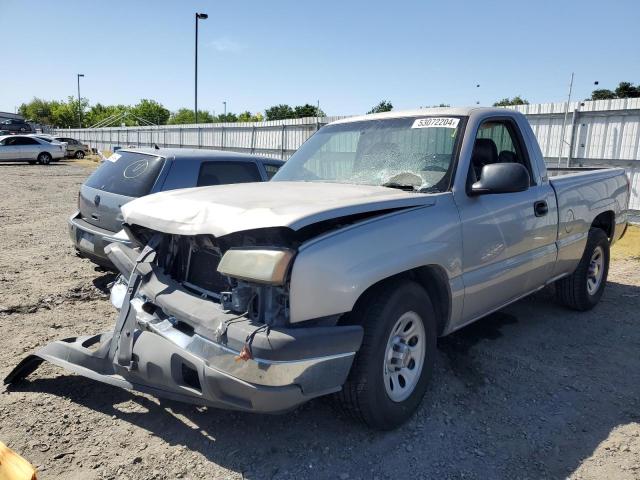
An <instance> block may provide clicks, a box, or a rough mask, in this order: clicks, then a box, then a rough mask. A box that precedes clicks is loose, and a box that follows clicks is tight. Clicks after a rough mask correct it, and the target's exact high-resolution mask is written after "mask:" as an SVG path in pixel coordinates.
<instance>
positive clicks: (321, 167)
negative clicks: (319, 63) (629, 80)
mask: <svg viewBox="0 0 640 480" xmlns="http://www.w3.org/2000/svg"><path fill="white" fill-rule="evenodd" d="M628 199H629V184H628V182H627V179H626V176H625V174H624V172H623V171H622V170H621V169H603V170H598V171H592V172H586V173H578V174H570V175H563V176H557V177H552V178H549V176H548V174H547V170H546V167H545V164H544V161H543V158H542V154H541V151H540V148H539V147H538V144H537V143H536V140H535V137H534V134H533V131H532V130H531V128H530V126H529V124H528V123H527V121H526V119H525V118H524V117H523V116H522V115H521V114H519V113H517V112H513V111H509V110H503V109H484V108H451V109H433V110H416V111H409V112H398V113H396V112H391V113H384V114H376V115H367V116H363V117H356V118H349V119H346V120H340V121H338V122H334V123H332V124H330V125H327V126H325V127H324V128H322V129H320V130H319V131H318V132H317V133H316V134H315V135H313V136H312V137H311V138H310V139H309V140H308V141H307V142H306V143H305V144H304V145H303V146H302V147H301V148H300V149H299V150H298V151H297V152H296V153H295V154H294V155H293V156H292V157H291V158H290V159H289V161H288V162H287V163H286V164H285V165H284V166H283V167H282V168H281V170H280V171H279V172H278V173H277V174H276V175H275V177H274V178H273V180H272V181H270V182H267V183H253V184H239V185H223V186H216V187H204V188H196V189H189V190H177V191H172V192H163V193H158V194H154V195H151V196H147V197H144V198H140V199H138V200H134V201H133V202H131V203H128V204H126V205H124V206H123V207H122V213H123V217H124V221H125V223H124V228H125V229H126V230H127V233H128V234H129V237H130V238H132V239H134V242H135V244H136V246H135V248H129V247H127V246H123V245H119V244H112V245H110V246H108V247H107V250H108V255H109V258H110V259H111V260H112V262H113V263H114V264H115V265H116V266H117V267H118V268H119V270H120V271H121V272H122V279H123V280H122V281H120V282H119V283H117V284H116V285H115V286H114V288H113V290H112V302H113V303H114V305H115V306H116V307H117V308H118V310H119V314H118V319H117V323H116V327H115V329H114V331H113V332H109V333H103V334H101V335H94V336H82V337H77V338H69V339H65V340H61V341H58V342H54V343H52V344H50V345H48V346H45V347H44V348H42V349H40V350H38V351H36V352H35V353H34V354H33V355H30V356H29V357H27V358H25V359H24V360H23V361H22V362H21V363H20V364H19V365H18V366H17V367H16V368H15V369H14V370H13V371H12V372H11V373H10V374H9V376H8V377H7V378H6V379H5V383H12V382H16V381H18V380H20V379H22V378H24V377H25V376H27V375H29V374H30V373H31V372H32V371H33V370H35V369H36V368H37V367H38V365H39V364H40V363H41V362H42V361H43V360H47V361H49V362H52V363H54V364H57V365H60V366H62V367H65V368H67V369H69V370H71V371H74V372H76V373H79V374H81V375H84V376H87V377H90V378H93V379H95V380H99V381H102V382H106V383H109V384H113V385H118V386H121V387H124V388H129V389H136V390H141V391H146V392H150V393H153V394H156V395H158V396H164V397H170V398H173V399H178V400H182V401H187V402H193V403H197V404H205V405H210V406H214V407H221V408H230V409H238V410H246V411H257V412H283V411H287V410H289V409H292V408H294V407H296V406H297V405H299V404H301V403H303V402H305V401H307V400H309V399H311V398H314V397H318V396H321V395H326V394H335V397H337V399H338V400H339V401H340V403H341V404H342V405H343V406H344V408H345V410H346V411H347V412H349V413H351V414H353V415H354V416H355V417H356V418H358V419H360V420H362V421H364V422H366V423H367V424H368V425H370V426H372V427H375V428H379V429H390V428H394V427H396V426H398V425H399V424H401V423H402V422H404V421H405V420H407V418H408V417H410V416H411V415H412V413H413V412H414V411H415V410H416V408H417V407H418V405H419V403H420V401H421V399H422V397H423V395H424V393H425V391H426V389H427V387H428V384H429V380H430V377H431V374H432V371H433V366H434V360H435V358H436V356H437V350H436V338H437V337H438V336H442V335H447V334H449V333H451V332H453V331H455V330H457V329H459V328H462V327H464V326H465V325H468V324H469V323H471V322H473V321H475V320H478V319H479V318H482V317H483V316H485V315H487V314H489V313H491V312H493V311H495V310H497V309H500V308H502V307H504V306H505V305H508V304H510V303H512V302H515V301H516V300H518V299H520V298H522V297H524V296H526V295H529V294H530V293H532V292H535V291H536V290H539V289H541V288H543V287H545V286H546V285H549V284H551V283H555V291H556V292H557V298H558V300H559V301H560V302H561V303H563V304H565V305H566V306H568V307H570V308H573V309H577V310H588V309H590V308H592V307H594V306H595V305H596V304H597V303H598V301H599V299H600V297H601V296H602V294H603V291H604V288H605V285H606V280H607V270H608V267H609V248H610V246H611V245H612V244H613V243H614V242H615V241H616V240H618V239H619V238H620V237H621V236H622V235H623V234H624V231H625V229H626V215H627V213H626V209H627V204H628Z"/></svg>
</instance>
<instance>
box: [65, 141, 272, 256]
mask: <svg viewBox="0 0 640 480" xmlns="http://www.w3.org/2000/svg"><path fill="white" fill-rule="evenodd" d="M283 163H284V162H282V161H281V160H276V159H273V158H265V157H258V156H255V155H245V154H241V153H233V152H227V151H218V150H195V149H193V150H192V149H177V148H175V149H171V148H166V149H165V148H162V149H151V148H150V149H122V150H118V152H117V153H114V154H113V155H111V156H110V157H109V158H108V159H107V160H105V161H104V162H102V164H101V165H100V167H98V169H97V170H96V171H94V172H93V173H92V174H91V176H89V178H87V180H86V181H85V182H84V184H83V185H82V187H81V188H80V193H79V194H78V211H77V212H76V213H74V214H73V215H72V216H71V218H70V219H69V235H70V236H71V240H72V241H73V243H74V245H75V247H76V250H77V252H78V254H79V255H80V256H82V257H86V258H88V259H89V260H91V261H92V262H94V263H96V264H98V265H101V266H103V267H107V268H112V267H113V266H112V264H111V262H110V261H109V259H108V258H107V255H106V254H105V253H104V248H105V247H106V246H107V245H109V244H110V243H114V242H120V243H124V244H126V245H129V243H130V242H129V240H128V238H127V236H126V234H125V233H124V231H123V230H122V221H123V219H122V213H121V212H120V207H121V206H122V205H124V204H125V203H127V202H130V201H131V200H134V199H135V198H139V197H143V196H145V195H149V194H151V193H157V192H162V191H165V190H174V189H177V188H189V187H203V186H209V185H224V184H229V183H248V182H264V181H267V180H269V179H271V177H273V175H275V173H276V172H277V171H278V169H279V168H280V167H281V166H282V165H283Z"/></svg>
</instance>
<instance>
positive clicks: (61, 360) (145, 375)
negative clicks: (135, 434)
mask: <svg viewBox="0 0 640 480" xmlns="http://www.w3.org/2000/svg"><path fill="white" fill-rule="evenodd" d="M154 247H155V246H154V244H153V241H152V242H150V243H149V245H147V246H146V247H145V248H144V250H143V251H142V252H141V253H140V255H139V256H138V258H137V259H136V262H135V264H133V265H134V267H133V270H132V273H131V275H130V279H129V282H128V288H127V292H126V294H125V298H124V301H123V304H122V308H121V309H120V312H119V316H118V320H117V323H116V327H115V329H114V331H113V332H112V333H104V334H101V335H95V336H88V337H78V338H69V339H65V340H60V341H56V342H53V343H51V344H49V345H47V346H45V347H43V348H41V349H39V350H37V351H36V352H35V353H34V354H32V355H29V356H28V357H26V358H25V359H24V360H22V361H21V362H20V363H19V364H18V365H17V366H16V367H15V368H14V369H13V371H12V372H11V373H9V375H8V376H7V377H6V378H5V380H4V383H5V384H13V383H16V382H19V381H20V380H21V379H23V378H25V377H27V376H28V375H29V374H31V373H32V372H33V371H34V370H35V369H36V368H38V366H39V365H40V364H41V363H42V362H43V361H45V360H46V361H48V362H50V363H53V364H55V365H58V366H61V367H63V368H65V369H67V370H70V371H72V372H75V373H77V374H80V375H83V376H85V377H88V378H91V379H94V380H98V381H100V382H104V383H108V384H111V385H115V386H118V387H122V388H126V389H132V390H138V391H142V392H147V393H150V394H153V395H156V396H158V397H165V398H170V399H173V400H178V401H184V402H189V403H195V404H202V405H209V406H213V407H219V408H228V409H237V410H247V411H255V412H272V413H275V412H282V411H286V410H289V409H291V408H293V407H295V406H297V405H299V404H301V403H303V402H305V401H307V400H309V399H311V398H313V397H317V396H320V395H324V394H327V393H331V392H335V391H338V390H340V388H341V386H342V384H343V383H344V381H345V380H346V377H347V375H348V373H349V369H350V368H351V364H352V362H353V358H354V355H355V352H356V351H357V350H358V349H359V347H360V343H361V341H362V328H361V327H359V326H332V327H307V328H272V329H270V331H261V332H259V333H258V334H256V335H255V338H254V339H253V344H252V352H253V358H250V359H248V360H238V357H239V354H240V351H241V345H242V344H243V343H244V342H245V339H246V337H247V332H249V333H250V332H252V331H254V330H256V327H257V325H256V324H255V323H253V322H252V321H251V320H249V319H247V318H244V317H242V316H238V315H233V314H230V313H228V312H224V311H223V310H221V309H220V308H219V307H218V306H217V305H216V304H214V303H213V302H211V301H208V300H206V299H203V298H201V297H198V296H196V295H193V294H192V293H191V292H189V291H187V290H184V289H183V288H182V286H181V285H179V284H176V282H173V281H172V280H171V279H169V278H167V277H165V276H163V274H162V272H160V271H159V270H158V269H157V267H155V266H154V265H153V264H152V261H153V258H154V256H155V251H154ZM150 305H151V306H152V308H149V306H150ZM203 312H206V315H202V313H203ZM204 317H206V318H204ZM198 320H199V321H198ZM220 325H224V327H225V328H224V332H223V333H222V334H221V333H220V332H221V329H220V328H218V327H219V326H220Z"/></svg>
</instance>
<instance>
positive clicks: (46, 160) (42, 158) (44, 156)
mask: <svg viewBox="0 0 640 480" xmlns="http://www.w3.org/2000/svg"><path fill="white" fill-rule="evenodd" d="M38 163H39V164H40V165H49V164H50V163H51V154H50V153H47V152H42V153H41V154H40V155H38Z"/></svg>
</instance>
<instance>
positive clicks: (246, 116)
mask: <svg viewBox="0 0 640 480" xmlns="http://www.w3.org/2000/svg"><path fill="white" fill-rule="evenodd" d="M263 120H264V117H263V116H262V114H261V113H255V114H252V113H251V112H250V111H248V110H247V111H246V112H242V113H241V114H240V115H238V122H261V121H263Z"/></svg>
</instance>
